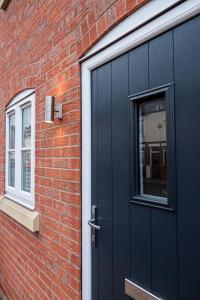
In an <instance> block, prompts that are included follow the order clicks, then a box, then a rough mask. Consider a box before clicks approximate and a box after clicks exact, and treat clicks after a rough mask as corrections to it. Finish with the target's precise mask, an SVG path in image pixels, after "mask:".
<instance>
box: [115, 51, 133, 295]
mask: <svg viewBox="0 0 200 300" xmlns="http://www.w3.org/2000/svg"><path fill="white" fill-rule="evenodd" d="M128 117H129V102H128V54H125V55H123V56H121V57H119V58H118V59H116V60H114V61H113V62H112V158H113V164H112V165H113V266H114V269H113V277H114V299H115V300H123V299H125V294H124V280H125V278H127V277H129V274H130V233H129V231H130V228H129V198H130V197H129V186H130V180H129V155H128V154H129V118H128Z"/></svg>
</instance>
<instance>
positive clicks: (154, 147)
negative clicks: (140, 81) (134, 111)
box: [139, 98, 167, 198]
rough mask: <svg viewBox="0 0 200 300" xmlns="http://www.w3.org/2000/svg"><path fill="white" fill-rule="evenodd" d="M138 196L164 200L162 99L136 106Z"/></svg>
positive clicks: (165, 162) (163, 122) (164, 116)
mask: <svg viewBox="0 0 200 300" xmlns="http://www.w3.org/2000/svg"><path fill="white" fill-rule="evenodd" d="M139 150H140V151H139V162H140V194H141V195H149V196H155V197H162V198H167V171H166V170H167V159H166V152H167V150H166V111H165V99H164V98H159V99H158V98H157V99H155V100H149V101H146V102H142V103H140V104H139Z"/></svg>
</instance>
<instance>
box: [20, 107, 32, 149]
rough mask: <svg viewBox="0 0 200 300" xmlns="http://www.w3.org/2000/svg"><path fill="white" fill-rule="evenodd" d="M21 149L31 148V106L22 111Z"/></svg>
mask: <svg viewBox="0 0 200 300" xmlns="http://www.w3.org/2000/svg"><path fill="white" fill-rule="evenodd" d="M22 147H23V148H30V147H31V106H29V107H26V108H24V109H23V110H22Z"/></svg>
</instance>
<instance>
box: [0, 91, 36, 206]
mask: <svg viewBox="0 0 200 300" xmlns="http://www.w3.org/2000/svg"><path fill="white" fill-rule="evenodd" d="M30 91H31V93H30ZM27 106H31V147H30V150H31V192H30V193H28V192H25V191H22V190H21V153H22V151H21V145H22V109H23V108H25V107H27ZM11 114H15V187H11V186H9V185H8V143H9V116H10V115H11ZM5 170H6V172H5V187H6V192H5V196H6V197H7V198H9V199H11V200H13V201H15V202H17V203H19V204H21V205H23V206H25V207H27V208H29V209H34V207H35V94H34V93H33V90H30V89H29V90H26V91H23V92H22V93H20V94H19V95H17V96H16V97H15V98H14V99H13V100H12V101H11V102H10V104H9V106H8V107H7V109H6V166H5Z"/></svg>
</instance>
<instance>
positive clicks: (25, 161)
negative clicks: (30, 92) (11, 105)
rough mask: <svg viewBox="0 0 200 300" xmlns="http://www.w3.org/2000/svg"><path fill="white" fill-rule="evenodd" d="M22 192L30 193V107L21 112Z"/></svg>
mask: <svg viewBox="0 0 200 300" xmlns="http://www.w3.org/2000/svg"><path fill="white" fill-rule="evenodd" d="M22 190H23V191H26V192H29V193H30V191H31V106H28V107H26V108H24V109H23V110H22Z"/></svg>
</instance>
